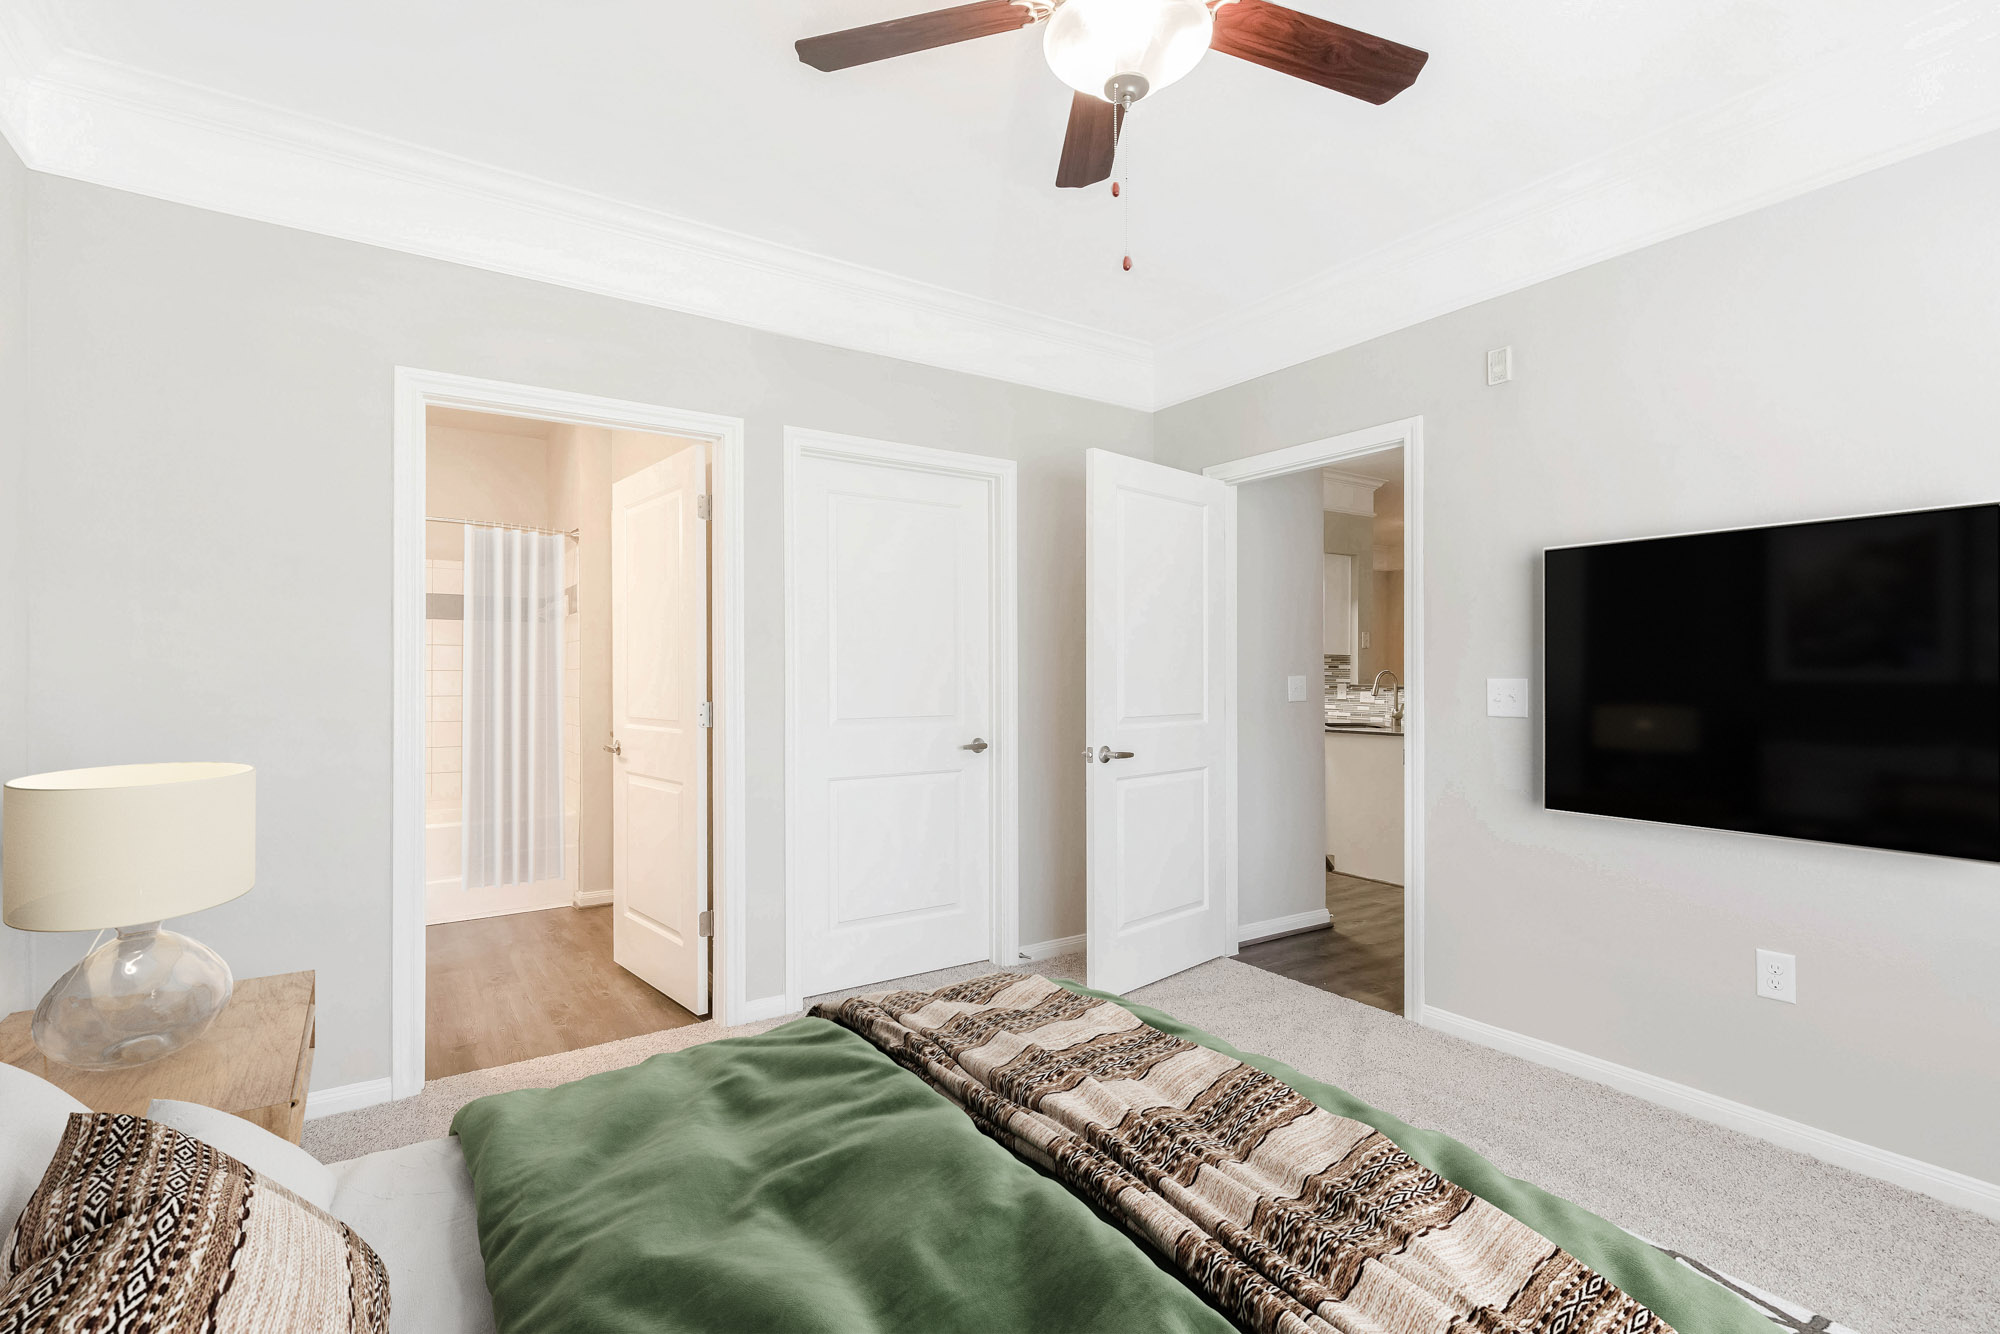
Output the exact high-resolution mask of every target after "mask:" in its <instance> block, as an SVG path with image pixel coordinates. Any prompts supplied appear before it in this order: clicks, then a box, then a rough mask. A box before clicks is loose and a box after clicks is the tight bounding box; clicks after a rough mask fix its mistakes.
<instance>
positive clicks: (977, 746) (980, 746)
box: [959, 737, 986, 755]
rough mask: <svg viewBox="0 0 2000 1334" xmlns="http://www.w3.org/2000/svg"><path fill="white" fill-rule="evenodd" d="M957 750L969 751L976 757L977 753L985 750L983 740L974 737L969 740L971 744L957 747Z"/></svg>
mask: <svg viewBox="0 0 2000 1334" xmlns="http://www.w3.org/2000/svg"><path fill="white" fill-rule="evenodd" d="M959 749H960V750H969V751H971V752H972V753H973V754H974V755H977V754H978V753H979V752H980V751H982V750H985V749H986V742H985V740H984V739H983V738H980V737H974V738H972V740H971V742H970V743H968V744H966V745H963V746H960V747H959Z"/></svg>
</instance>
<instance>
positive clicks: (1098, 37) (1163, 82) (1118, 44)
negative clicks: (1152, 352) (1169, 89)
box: [797, 0, 1430, 186]
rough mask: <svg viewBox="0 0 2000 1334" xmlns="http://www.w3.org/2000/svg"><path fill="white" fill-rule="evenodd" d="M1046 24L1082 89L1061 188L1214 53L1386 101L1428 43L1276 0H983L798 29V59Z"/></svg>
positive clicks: (1413, 72)
mask: <svg viewBox="0 0 2000 1334" xmlns="http://www.w3.org/2000/svg"><path fill="white" fill-rule="evenodd" d="M1044 20H1046V21H1047V23H1048V27H1047V28H1046V29H1045V30H1044V32H1043V36H1042V50H1043V53H1044V54H1045V55H1046V56H1047V57H1048V61H1049V67H1050V68H1051V69H1053V70H1054V71H1055V72H1056V77H1058V78H1060V79H1061V80H1062V81H1063V82H1064V83H1066V84H1068V85H1069V86H1070V87H1071V88H1073V89H1075V90H1076V92H1075V95H1074V96H1073V97H1072V98H1071V99H1070V107H1069V129H1068V132H1067V133H1065V134H1064V136H1063V151H1062V162H1061V164H1060V165H1059V166H1058V167H1057V168H1056V184H1057V185H1059V186H1082V185H1092V184H1095V183H1096V182H1098V181H1101V180H1103V179H1104V178H1105V177H1107V176H1109V175H1110V174H1111V167H1112V160H1113V158H1114V157H1115V156H1116V155H1117V151H1118V131H1119V128H1120V126H1121V125H1122V123H1123V117H1124V114H1125V113H1126V112H1127V111H1128V110H1130V108H1131V106H1132V104H1133V103H1134V102H1136V101H1138V100H1139V99H1140V98H1142V97H1144V96H1146V94H1148V93H1151V92H1158V91H1159V90H1160V89H1162V88H1164V87H1166V86H1167V85H1168V84H1170V83H1172V82H1174V81H1175V80H1176V79H1179V78H1180V77H1181V76H1183V75H1184V74H1186V73H1187V72H1188V71H1189V70H1191V69H1193V68H1194V67H1195V65H1196V64H1197V63H1199V62H1200V60H1201V57H1202V55H1203V54H1204V53H1205V52H1207V51H1211V50H1214V51H1220V52H1222V53H1223V54H1224V55H1231V56H1236V57H1238V58H1239V59H1242V60H1248V61H1250V62H1252V63H1254V64H1258V65H1262V66H1264V67H1265V68H1267V69H1274V70H1276V71H1278V72H1279V73H1280V74H1289V75H1291V76H1293V77H1294V78H1299V79H1304V80H1306V81H1307V82H1309V83H1316V84H1318V85H1320V87H1322V88H1331V89H1333V90H1334V91H1335V92H1337V93H1346V94H1347V95H1348V96H1350V97H1358V98H1360V99H1361V100H1362V101H1364V102H1374V103H1377V104H1378V105H1379V104H1380V103H1383V102H1386V101H1388V100H1389V99H1390V98H1392V97H1394V96H1395V95H1396V94H1397V93H1400V92H1402V91H1403V90H1404V89H1405V88H1407V87H1409V86H1410V85H1411V84H1412V83H1414V82H1416V78H1417V72H1418V71H1419V70H1421V69H1423V67H1424V62H1425V61H1426V60H1429V59H1430V55H1429V53H1427V52H1424V51H1419V50H1416V49H1415V48H1413V47H1408V46H1404V45H1402V44H1400V43H1398V42H1392V41H1389V40H1387V39H1386V38H1381V37H1372V36H1370V35H1369V34H1367V33H1365V32H1357V31H1356V30H1354V29H1353V28H1344V27H1342V26H1341V25H1340V24H1338V23H1329V22H1328V21H1327V20H1325V19H1322V18H1315V17H1313V16H1312V15H1311V14H1301V13H1299V12H1298V11H1297V10H1295V9H1287V8H1285V7H1284V6H1283V5H1274V4H1270V3H1268V0H975V3H973V4H969V5H958V6H956V7H954V8H951V9H938V10H933V11H931V12H930V13H928V14H913V15H911V16H910V17H909V18H902V19H890V20H889V21H888V22H886V23H871V24H868V25H867V26H866V27H861V28H849V29H847V30H846V31H844V32H830V33H826V34H825V35H823V36H820V37H806V38H802V39H801V40H800V41H799V42H798V43H797V47H798V52H799V59H800V60H803V61H804V62H805V63H806V64H808V65H811V66H812V67H813V68H814V69H820V70H827V71H829V72H830V71H833V70H839V69H847V68H848V67H849V66H852V65H866V64H869V63H871V62H873V61H877V60H887V59H888V58H889V57H891V56H902V55H908V54H910V53H911V52H913V51H928V50H930V49H931V48H932V47H937V46H950V45H952V44H953V43H954V42H967V41H971V40H972V39H973V38H975V37H991V36H994V35H995V34H997V33H1003V32H1013V31H1015V30H1016V29H1019V28H1025V27H1027V26H1028V25H1030V24H1033V23H1041V22H1043V21H1044Z"/></svg>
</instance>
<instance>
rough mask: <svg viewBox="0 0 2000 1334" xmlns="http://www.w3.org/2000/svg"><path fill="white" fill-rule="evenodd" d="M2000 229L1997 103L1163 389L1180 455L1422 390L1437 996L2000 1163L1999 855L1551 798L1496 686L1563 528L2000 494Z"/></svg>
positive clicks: (1329, 430)
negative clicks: (1765, 202) (1970, 858)
mask: <svg viewBox="0 0 2000 1334" xmlns="http://www.w3.org/2000/svg"><path fill="white" fill-rule="evenodd" d="M1996 237H2000V136H1995V135H1988V136H1985V137H1983V138H1980V139H1976V140H1972V141H1968V142H1966V143H1964V144H1961V145H1959V146H1956V147H1953V148H1948V149H1945V150H1942V151H1940V152H1936V153H1932V154H1930V155H1927V156H1925V157H1920V158H1916V159H1913V160H1911V161H1908V162H1904V163H1902V164H1899V165H1896V166H1893V167H1889V168H1886V169H1883V170H1881V171H1878V172H1875V173H1873V174H1871V175H1867V176H1862V177H1859V178H1856V179H1854V180H1850V181H1848V182H1846V183H1843V184H1840V185H1836V186H1833V187H1831V188H1829V189H1826V190H1823V191H1820V192H1817V193H1815V194H1811V195H1807V196H1804V197H1802V198H1799V199H1795V200H1792V201H1791V202H1789V203H1785V204H1782V205H1779V206H1777V207H1774V208H1771V209H1768V210H1765V211H1762V212H1759V213H1755V214H1751V215H1749V216H1746V217H1742V218H1738V219H1735V220H1733V221H1729V222H1725V223H1722V224H1719V225H1717V226H1714V227H1710V228H1708V229H1706V230H1703V231H1700V232H1696V233H1693V234H1691V235H1688V236H1685V237H1681V238H1679V239H1677V240H1673V241H1669V242H1666V243H1664V244H1661V245H1658V246H1655V247H1652V248H1650V249H1648V250H1644V251H1641V252H1638V253H1636V254H1632V255H1628V256H1625V257H1622V258H1619V259H1615V260H1611V261H1608V262H1606V263H1603V264H1600V265H1598V266H1596V267H1594V268H1591V269H1587V270H1584V271H1582V272H1579V273H1575V274H1571V275H1568V276H1566V277H1562V278H1558V279H1555V280H1553V281H1550V282H1545V283H1542V284H1540V285H1538V286H1535V287H1532V288H1529V289H1527V290H1525V291H1521V292H1518V293H1515V294H1513V295H1510V296H1507V297H1503V298H1500V299H1498V300H1494V301H1491V302H1487V303H1485V304H1483V305H1480V306H1476V307H1473V308H1471V309H1468V310H1464V311H1460V312H1457V313H1455V314H1452V315H1449V316H1445V317H1443V318H1440V319H1436V320H1432V321H1430V322H1428V323H1425V324H1422V325H1418V326H1416V327H1414V328H1410V329H1406V330H1403V331H1401V332H1399V333H1395V334H1392V335H1389V336H1387V337H1384V338H1381V339H1377V340H1375V341H1373V342H1370V343H1368V344H1365V345H1363V346H1360V347H1357V348H1354V349H1351V350H1349V351H1346V352H1342V353H1338V354H1335V355H1332V356H1328V357H1324V358H1320V359H1318V360H1315V361H1312V362H1308V363H1306V364H1304V365H1301V366H1297V367H1293V368H1291V369H1289V370H1286V371H1282V372H1279V373H1276V374H1273V375H1268V376H1265V377H1263V378H1261V379H1258V380H1255V381H1252V382H1250V383H1247V384H1243V385H1239V386H1236V387H1234V388H1231V389H1228V390H1225V391H1223V392H1220V393H1216V394H1212V395H1209V396H1207V397H1204V398H1201V399H1198V400H1195V401H1193V402H1190V403H1187V404H1185V405H1182V406H1179V407H1176V408H1173V409H1171V410H1169V411H1167V412H1163V413H1161V414H1159V415H1158V416H1157V417H1156V418H1155V447H1156V450H1157V451H1158V457H1159V458H1160V460H1161V461H1162V462H1167V463H1173V464H1177V465H1180V466H1183V467H1189V468H1199V467H1202V466H1204V465H1207V464H1210V463H1214V462H1217V461H1219V460H1221V459H1224V458H1230V457H1238V456H1242V455H1247V454H1253V453H1257V452H1259V451H1262V450H1267V449H1272V448H1276V447H1279V446H1282V445H1290V444H1295V443H1298V442H1300V441H1306V440H1313V439H1318V438H1321V437H1325V436H1328V435H1332V434H1335V433H1337V432H1340V431H1346V430H1352V429H1357V428H1360V427H1364V426H1368V425H1371V424H1374V423H1379V422H1385V421H1390V420H1393V419H1396V418H1400V417H1407V416H1413V415H1417V414H1421V415H1422V416H1423V418H1424V440H1425V446H1426V449H1427V458H1426V459H1425V462H1424V465H1423V466H1424V486H1425V493H1424V506H1425V510H1424V516H1423V518H1424V524H1423V527H1424V532H1425V534H1426V543H1427V547H1426V551H1425V560H1426V562H1427V565H1426V568H1425V585H1424V596H1425V598H1426V605H1425V616H1426V619H1425V625H1424V633H1425V636H1426V652H1427V658H1426V661H1425V670H1426V673H1427V684H1426V690H1425V693H1424V697H1423V698H1422V699H1421V700H1420V701H1417V702H1416V704H1415V707H1416V708H1418V709H1421V710H1423V711H1424V714H1425V717H1426V720H1427V726H1428V737H1429V740H1428V754H1427V763H1428V766H1429V767H1428V775H1429V780H1428V789H1427V790H1426V792H1425V793H1424V795H1423V800H1424V804H1425V811H1426V818H1427V820H1428V832H1427V842H1426V851H1427V857H1428V867H1427V873H1428V883H1427V898H1428V910H1429V911H1428V932H1429V934H1428V943H1427V951H1426V957H1425V976H1426V978H1427V983H1426V986H1427V991H1428V994H1427V1000H1428V1002H1429V1003H1430V1004H1431V1005H1433V1006H1438V1007H1442V1008H1443V1009H1445V1010H1449V1011H1453V1012H1456V1013H1458V1014H1461V1015H1466V1016H1470V1017H1471V1018H1474V1019H1480V1020H1485V1021H1486V1022H1488V1023H1492V1024H1497V1025H1499V1026H1501V1027H1503V1028H1507V1029H1512V1030H1515V1031H1517V1032H1520V1033H1526V1034H1530V1035H1532V1036H1534V1037H1537V1038H1543V1039H1546V1040H1548V1041H1551V1042H1555V1043H1559V1044H1561V1045H1563V1046H1565V1047H1571V1048H1575V1049H1577V1050H1580V1051H1584V1052H1588V1053H1591V1054H1593V1055H1596V1056H1600V1057H1604V1058H1608V1059H1610V1060H1612V1061H1617V1062H1621V1063H1623V1064H1625V1065H1629V1066H1634V1067H1637V1068H1638V1069H1641V1070H1645V1071H1649V1072H1651V1073H1653V1074H1655V1075H1659V1076H1663V1077H1665V1078H1667V1079H1672V1080H1678V1081H1681V1082H1683V1083H1686V1084H1691V1085H1693V1086H1695V1087H1697V1088H1701V1089H1706V1090H1709V1091H1711V1092H1713V1093H1717V1094H1721V1095H1723V1096H1726V1097H1730V1098H1735V1099H1739V1100H1741V1101H1743V1102H1746V1103H1749V1104H1752V1105H1753V1106H1757V1107H1761V1108H1765V1109H1768V1110H1770V1111H1772V1112H1776V1113H1778V1114H1780V1115H1784V1116H1788V1117H1794V1118H1796V1119H1798V1120H1800V1121H1804V1122H1807V1123H1809V1124H1812V1125H1816V1126H1820V1127H1823V1128H1825V1129H1828V1130H1831V1131H1834V1132H1836V1133H1839V1134H1843V1135H1848V1136H1852V1137H1854V1138H1856V1139H1859V1140H1862V1141H1865V1142H1867V1143H1870V1144H1875V1145H1879V1146H1881V1147H1883V1148H1887V1149H1891V1150H1896V1151H1899V1152H1902V1153H1907V1154H1911V1155H1914V1156H1916V1157H1918V1158H1920V1159H1925V1160H1928V1161H1930V1162H1933V1163H1938V1164H1941V1165H1943V1166H1945V1167H1949V1168H1955V1169H1957V1170H1959V1171H1963V1172H1968V1173H1971V1174H1972V1175H1973V1176H1975V1177H1978V1178H1981V1179H1984V1180H1987V1181H2000V1136H1995V1135H1994V1133H1993V1128H1994V1122H1993V1118H1994V1109H1995V1108H1996V1107H2000V968H1996V967H1995V959H1996V958H2000V871H1997V870H1996V868H1995V867H1993V866H1990V865H1983V864H1975V863H1972V862H1962V861H1951V860H1946V859H1941V858H1924V857H1916V856H1906V855H1900V854H1895V853H1888V852H1876V851H1870V850H1866V849H1860V848H1843V847H1832V846H1824V845H1818V844H1813V843H1804V842H1790V841H1783V840H1776V839H1761V838H1753V837H1746V836H1736V835H1730V834H1725V833H1717V832H1707V831H1701V830H1693V829H1678V828H1672V827H1668V826H1664V825H1648V824H1637V823H1623V822H1614V821H1609V820H1597V819H1591V818H1588V817H1582V816H1574V815H1564V814H1558V813H1552V812H1547V811H1544V810H1543V809H1542V808H1541V804H1540V798H1539V775H1538V772H1537V758H1536V757H1537V745H1536V735H1537V729H1538V728H1539V726H1540V722H1539V719H1530V720H1527V721H1522V720H1518V719H1513V720H1509V719H1489V718H1487V717H1486V716H1485V691H1484V679H1485V678H1486V677H1489V676H1534V675H1536V673H1537V672H1538V669H1539V666H1540V664H1539V662H1538V661H1537V657H1538V651H1537V628H1536V627H1537V606H1536V588H1537V578H1538V564H1539V553H1540V551H1541V549H1542V547H1543V546H1545V545H1548V544H1554V543H1564V542H1580V541H1588V540H1593V539H1600V538H1618V537H1633V536H1640V535H1645V534H1652V533H1660V532H1671V531H1675V530H1681V529H1692V528H1705V527H1711V526H1728V525H1737V524H1759V523H1768V522H1772V521H1775V520H1784V519H1808V518H1814V517H1819V516H1825V515H1837V514H1849V513H1856V512H1865V511H1871V510H1884V509H1895V508H1902V507H1918V506H1931V505H1951V504H1962V503H1966V502H1971V501H1990V500H1994V499H1996V498H2000V392H1996V389H1995V386H1996V384H2000V376H1996V372H1995V369H1994V358H1995V355H1996V350H2000V244H1996V243H1995V238H1996ZM1509 344H1511V345H1512V346H1513V348H1514V354H1515V366H1516V368H1517V372H1516V373H1517V377H1518V378H1517V379H1516V380H1515V381H1514V382H1513V383H1511V384H1507V385H1503V386H1498V387H1495V388H1488V387H1487V386H1486V384H1485V380H1484V375H1483V365H1484V360H1483V354H1484V353H1485V351H1486V349H1488V348H1494V347H1500V346H1503V345H1509ZM1216 442H1224V443H1223V445H1221V446H1220V447H1218V445H1217V443H1216ZM1758 946H1766V947H1770V948H1774V949H1780V950H1787V951H1791V952H1794V953H1796V954H1797V955H1798V961H1799V962H1798V969H1799V972H1798V977H1799V1003H1798V1004H1797V1005H1796V1006H1793V1005H1783V1004H1778V1003H1774V1002H1771V1001H1765V1000H1760V999H1758V998H1757V997H1756V996H1755V995H1754V994H1753V991H1752V973H1753V966H1754V965H1753V958H1754V954H1753V952H1754V950H1755V949H1756V948H1757V947H1758Z"/></svg>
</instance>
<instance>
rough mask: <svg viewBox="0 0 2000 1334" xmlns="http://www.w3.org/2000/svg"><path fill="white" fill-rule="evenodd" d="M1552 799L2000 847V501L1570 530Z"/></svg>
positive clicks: (1704, 819)
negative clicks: (1653, 528) (1645, 530)
mask: <svg viewBox="0 0 2000 1334" xmlns="http://www.w3.org/2000/svg"><path fill="white" fill-rule="evenodd" d="M1543 599H1544V601H1543V611H1544V622H1545V629H1546V640H1545V645H1544V648H1545V656H1544V659H1543V662H1544V667H1545V672H1546V675H1545V677H1544V714H1543V718H1544V728H1545V778H1544V794H1545V796H1544V800H1545V804H1546V805H1547V806H1548V807H1550V808H1551V809H1554V810H1565V811H1584V812H1588V813H1590V814H1594V815H1613V816H1624V817H1627V818H1630V819H1637V820H1659V821H1666V822H1669V823H1672V824H1683V825H1700V826H1704V827H1707V828H1712V829H1734V830H1741V831H1744V832H1748V833H1757V834H1778V835H1783V836H1786V837H1790V838H1809V839H1818V840H1821V841H1823V842H1829V843H1854V844H1862V845H1865V846H1868V847H1877V848H1894V849H1899V850H1902V851H1906V852H1925V853H1935V854H1938V855H1941V856H1947V857H1969V858H1977V859H1980V860H1984V861H2000V505H1970V506H1966V507H1963V508H1959V509H1941V510H1925V511H1921V512H1917V513H1908V514H1884V515H1877V516H1873V517H1869V518H1860V519H1833V520H1828V521H1826V522H1823V523H1798V524H1787V525H1784V526H1782V527H1775V528H1746V529H1740V530H1737V531H1733V532H1721V533H1701V534H1696V535H1692V536H1687V537H1660V538H1651V539H1648V540H1645V541H1639V542H1607V543H1603V544H1599V545H1592V546H1573V547H1555V548H1551V549H1550V550H1549V551H1548V552H1546V553H1545V555H1544V561H1543Z"/></svg>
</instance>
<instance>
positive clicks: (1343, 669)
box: [1326, 653, 1396, 727]
mask: <svg viewBox="0 0 2000 1334" xmlns="http://www.w3.org/2000/svg"><path fill="white" fill-rule="evenodd" d="M1353 671H1354V664H1353V662H1352V660H1350V659H1349V658H1348V657H1347V656H1346V655H1344V654H1339V653H1329V654H1327V655H1326V720H1327V721H1328V722H1330V723H1340V724H1342V725H1344V726H1347V727H1387V726H1389V720H1390V717H1391V716H1392V715H1393V714H1394V712H1395V708H1396V704H1395V691H1394V689H1393V688H1392V687H1391V686H1390V685H1389V684H1388V682H1386V681H1385V682H1383V683H1382V693H1381V694H1380V695H1379V696H1377V695H1371V694H1369V693H1368V689H1367V687H1365V686H1356V685H1351V684H1348V685H1347V698H1346V699H1342V698H1340V687H1341V686H1342V685H1343V684H1347V683H1348V682H1351V681H1352V680H1353Z"/></svg>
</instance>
